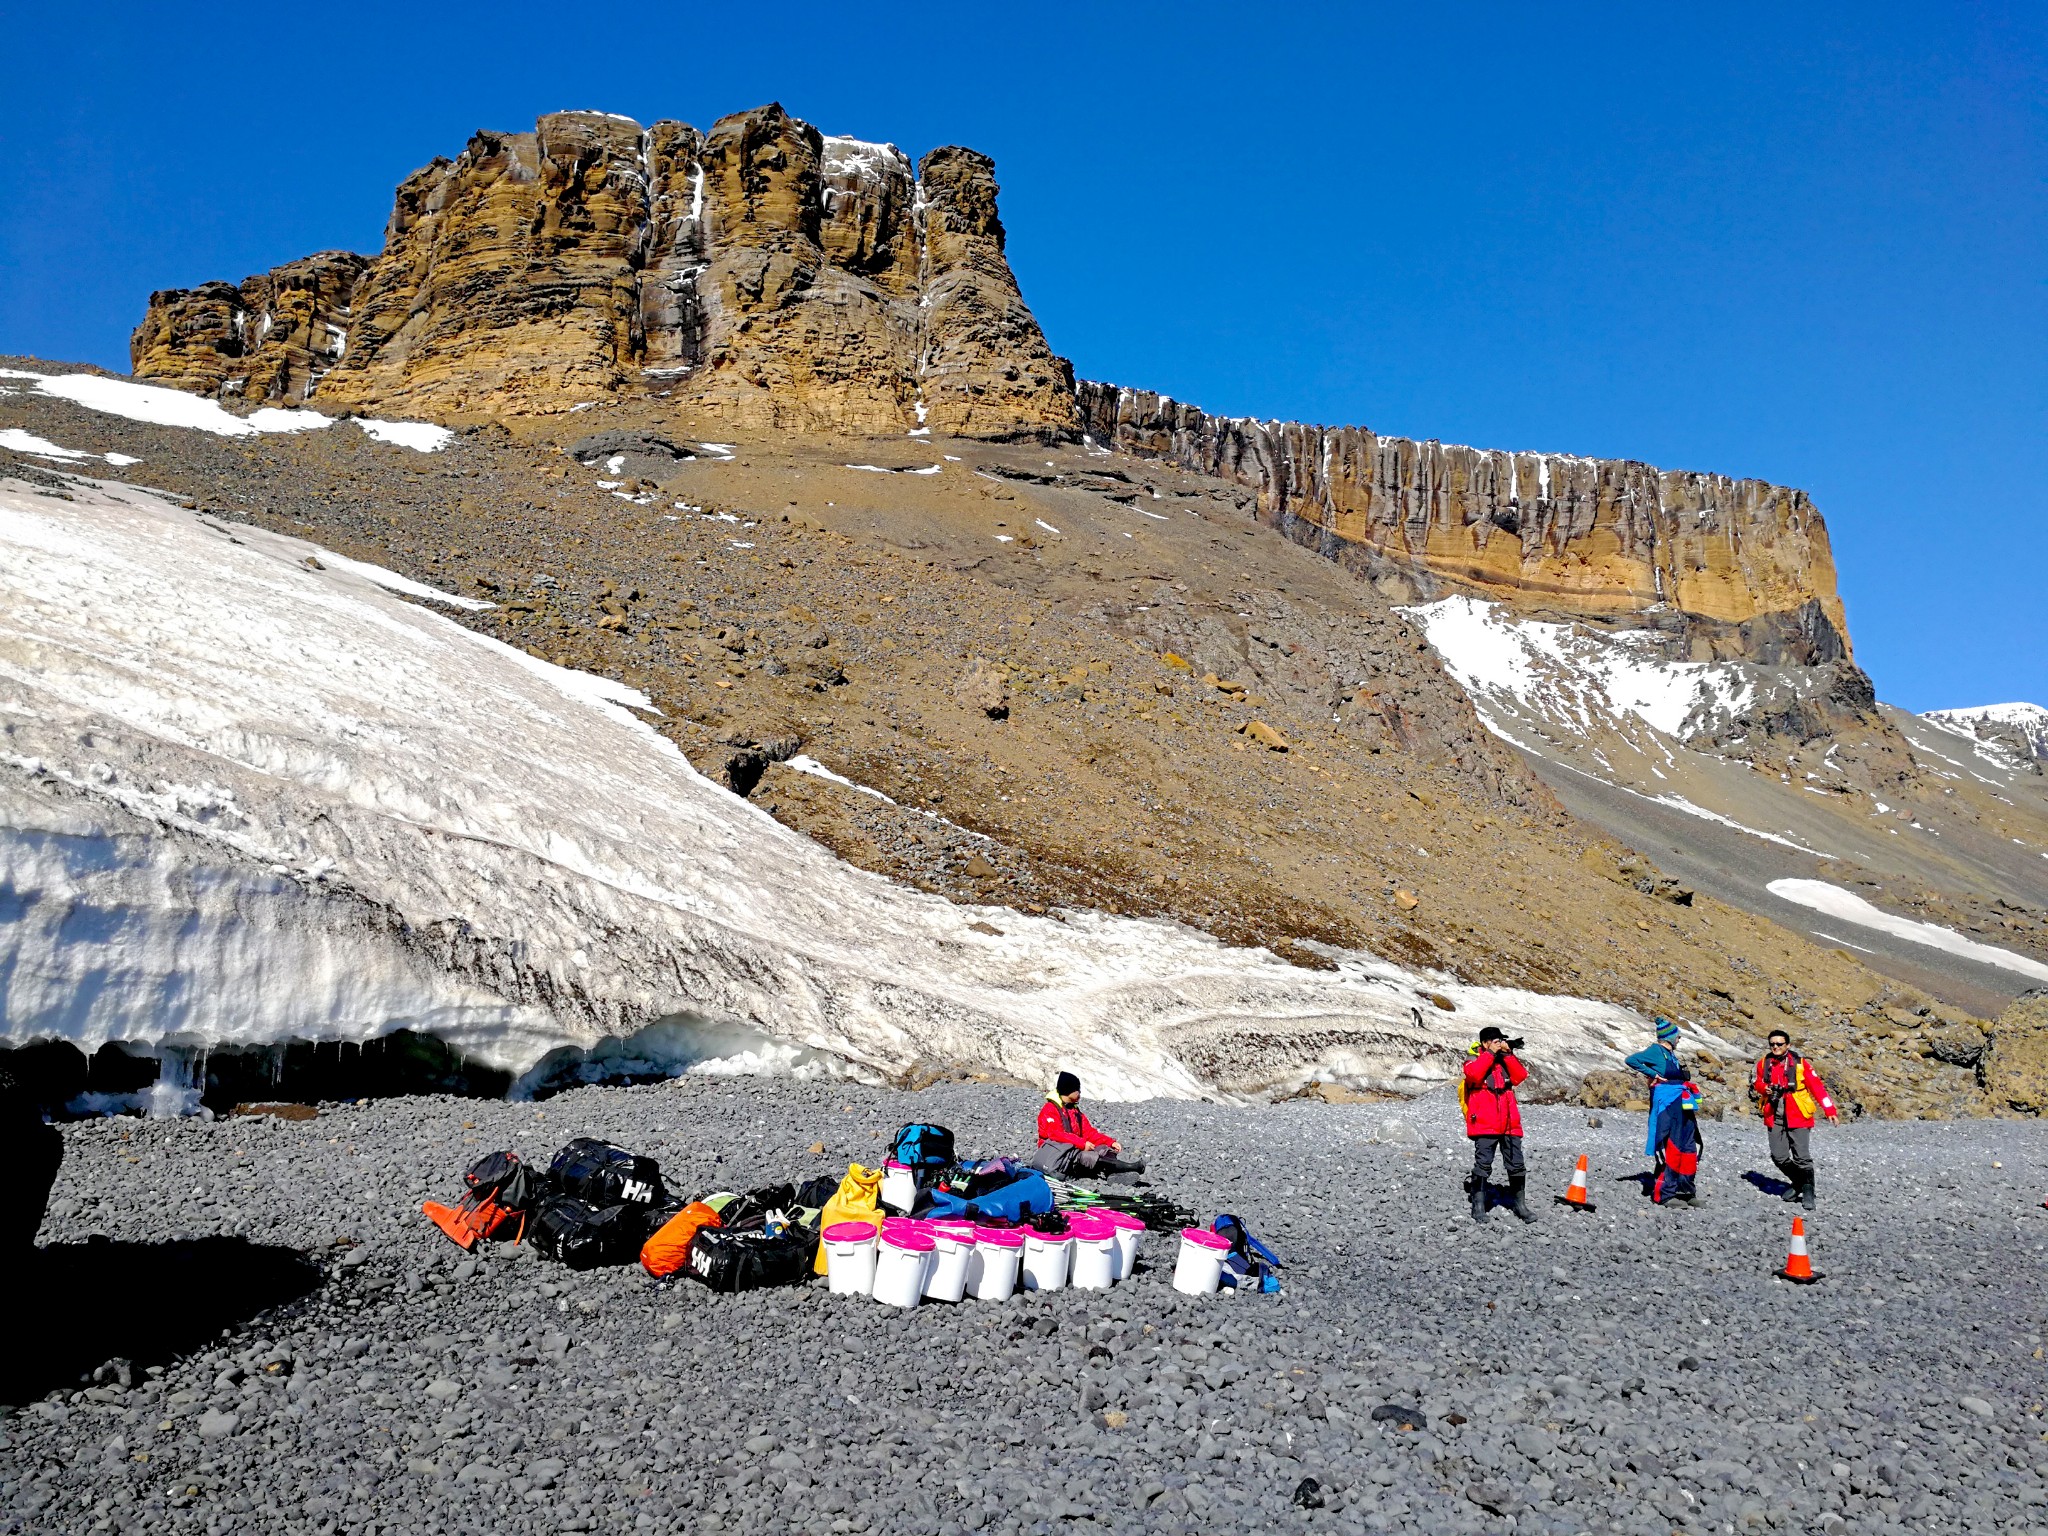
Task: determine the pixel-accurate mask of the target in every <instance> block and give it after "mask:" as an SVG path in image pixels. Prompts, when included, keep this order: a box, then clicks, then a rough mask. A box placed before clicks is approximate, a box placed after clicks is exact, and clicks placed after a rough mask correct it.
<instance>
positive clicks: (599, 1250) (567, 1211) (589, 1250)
mask: <svg viewBox="0 0 2048 1536" xmlns="http://www.w3.org/2000/svg"><path fill="white" fill-rule="evenodd" d="M527 1236H528V1237H530V1238H531V1239H532V1240H533V1246H534V1247H535V1249H537V1250H538V1251H539V1253H540V1255H541V1257H542V1258H545V1259H555V1260H557V1261H559V1262H560V1263H563V1264H566V1265H568V1266H569V1268H571V1269H597V1268H598V1267H600V1266H602V1265H606V1264H630V1263H632V1262H633V1260H635V1259H636V1258H638V1257H639V1256H640V1245H641V1244H642V1243H644V1242H646V1241H647V1223H646V1219H645V1217H644V1216H643V1215H642V1214H641V1212H640V1210H639V1209H638V1208H637V1207H634V1206H630V1205H607V1206H594V1205H591V1204H589V1203H588V1202H587V1201H583V1200H578V1199H577V1198H576V1197H575V1196H574V1195H549V1196H548V1197H547V1199H546V1200H544V1201H542V1202H541V1207H540V1209H539V1210H537V1211H535V1212H534V1213H533V1219H532V1220H531V1221H530V1222H528V1223H527Z"/></svg>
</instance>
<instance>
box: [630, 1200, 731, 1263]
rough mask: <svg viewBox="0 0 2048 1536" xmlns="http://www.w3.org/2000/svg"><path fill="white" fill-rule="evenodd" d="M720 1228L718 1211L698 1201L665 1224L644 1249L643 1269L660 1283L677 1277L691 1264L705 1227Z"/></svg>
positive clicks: (685, 1207) (642, 1249) (641, 1257)
mask: <svg viewBox="0 0 2048 1536" xmlns="http://www.w3.org/2000/svg"><path fill="white" fill-rule="evenodd" d="M717 1225H718V1212H716V1211H714V1210H713V1209H712V1208H711V1207H710V1206H708V1205H706V1204H705V1203H704V1202H703V1201H702V1200H697V1201H694V1202H692V1203H691V1204H689V1205H686V1206H684V1207H683V1208H682V1209H681V1210H680V1211H677V1212H676V1213H675V1215H673V1216H671V1217H669V1219H668V1220H667V1221H666V1222H665V1223H663V1225H662V1228H661V1230H660V1231H659V1232H657V1233H655V1234H654V1236H652V1237H650V1238H649V1239H647V1242H646V1244H645V1245H644V1246H643V1247H642V1248H641V1249H640V1267H641V1268H642V1269H644V1270H646V1271H647V1273H649V1274H650V1275H652V1276H654V1277H655V1278H656V1279H657V1280H659V1279H661V1278H663V1277H664V1276H667V1275H672V1274H674V1273H675V1272H676V1271H677V1270H679V1269H681V1268H682V1267H683V1266H684V1265H685V1264H687V1263H688V1262H689V1261H690V1244H691V1243H693V1242H694V1241H696V1238H697V1233H698V1232H699V1230H701V1229H702V1228H704V1227H715V1226H717Z"/></svg>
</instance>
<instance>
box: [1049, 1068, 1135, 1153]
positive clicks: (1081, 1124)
mask: <svg viewBox="0 0 2048 1536" xmlns="http://www.w3.org/2000/svg"><path fill="white" fill-rule="evenodd" d="M1032 1162H1033V1164H1034V1165H1036V1166H1037V1167H1038V1168H1039V1169H1041V1170H1042V1171H1044V1172H1046V1173H1049V1174H1052V1175H1053V1176H1054V1177H1055V1178H1062V1179H1071V1178H1076V1177H1085V1176H1086V1175H1088V1174H1105V1175H1107V1174H1118V1173H1143V1172H1144V1171H1145V1165H1144V1163H1142V1162H1140V1161H1139V1160H1138V1159H1137V1158H1134V1157H1125V1156H1123V1148H1122V1147H1120V1146H1118V1145H1117V1140H1116V1138H1115V1137H1114V1136H1106V1135H1104V1134H1103V1133H1102V1132H1101V1131H1098V1130H1097V1129H1096V1128H1095V1126H1094V1125H1093V1124H1092V1123H1091V1122H1090V1121H1089V1119H1088V1117H1087V1116H1086V1115H1084V1114H1082V1113H1081V1079H1079V1078H1078V1077H1076V1076H1074V1074H1073V1073H1071V1072H1062V1073H1061V1074H1060V1075H1059V1077H1058V1079H1057V1080H1055V1081H1054V1083H1053V1085H1052V1092H1051V1093H1050V1094H1048V1095H1047V1096H1046V1100H1045V1105H1044V1107H1043V1108H1041V1109H1040V1110H1039V1111H1038V1155H1037V1156H1036V1157H1034V1158H1033V1159H1032Z"/></svg>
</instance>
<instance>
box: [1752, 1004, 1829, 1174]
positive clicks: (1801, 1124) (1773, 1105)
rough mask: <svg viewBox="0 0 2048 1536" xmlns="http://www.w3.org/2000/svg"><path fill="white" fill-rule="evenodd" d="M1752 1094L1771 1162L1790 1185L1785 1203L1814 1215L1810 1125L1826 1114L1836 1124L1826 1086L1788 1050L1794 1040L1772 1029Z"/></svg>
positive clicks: (1758, 1068) (1757, 1065)
mask: <svg viewBox="0 0 2048 1536" xmlns="http://www.w3.org/2000/svg"><path fill="white" fill-rule="evenodd" d="M1751 1092H1753V1093H1754V1094H1755V1095H1756V1103H1757V1109H1758V1110H1759V1111H1760V1112H1761V1113H1762V1115H1763V1117H1764V1129H1765V1130H1766V1131H1768V1132H1769V1133H1770V1137H1771V1161H1772V1162H1774V1163H1776V1164H1777V1165H1778V1171H1779V1172H1780V1173H1782V1174H1784V1175H1785V1177H1786V1178H1787V1179H1788V1180H1790V1181H1791V1184H1792V1187H1791V1188H1790V1189H1788V1190H1786V1191H1785V1199H1786V1200H1787V1201H1792V1200H1797V1201H1799V1202H1800V1203H1802V1204H1803V1205H1805V1207H1806V1208H1807V1209H1808V1210H1809V1211H1810V1210H1812V1209H1813V1207H1814V1195H1813V1122H1814V1119H1815V1116H1816V1115H1817V1114H1824V1115H1826V1116H1827V1117H1828V1123H1829V1124H1830V1125H1833V1124H1835V1123H1836V1122H1837V1121H1838V1120H1839V1119H1840V1116H1839V1115H1838V1114H1837V1113H1836V1110H1835V1101H1834V1099H1833V1098H1832V1097H1830V1096H1829V1094H1828V1085H1827V1084H1826V1083H1824V1082H1822V1081H1821V1080H1820V1074H1819V1073H1818V1072H1816V1071H1814V1070H1813V1063H1812V1062H1810V1061H1807V1060H1806V1059H1805V1058H1803V1057H1802V1056H1801V1055H1800V1054H1799V1053H1798V1052H1797V1051H1795V1050H1793V1049H1792V1037H1791V1036H1790V1035H1788V1034H1786V1033H1785V1031H1783V1030H1782V1029H1774V1030H1772V1031H1771V1033H1770V1049H1769V1050H1768V1051H1767V1052H1766V1053H1765V1055H1764V1056H1763V1058H1762V1059H1761V1060H1760V1061H1758V1062H1757V1064H1756V1082H1755V1083H1754V1084H1753V1085H1752V1086H1751Z"/></svg>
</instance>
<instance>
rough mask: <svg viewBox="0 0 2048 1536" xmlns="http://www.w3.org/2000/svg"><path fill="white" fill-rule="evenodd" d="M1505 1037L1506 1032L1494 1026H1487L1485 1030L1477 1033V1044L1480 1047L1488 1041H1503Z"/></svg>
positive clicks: (1506, 1035)
mask: <svg viewBox="0 0 2048 1536" xmlns="http://www.w3.org/2000/svg"><path fill="white" fill-rule="evenodd" d="M1507 1037H1508V1032H1507V1031H1506V1030H1504V1029H1502V1028H1500V1027H1499V1026H1498V1025H1495V1024H1489V1025H1487V1026H1486V1028H1484V1029H1482V1030H1481V1031H1479V1043H1480V1044H1481V1045H1484V1044H1486V1042H1487V1041H1489V1040H1505V1039H1507Z"/></svg>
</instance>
